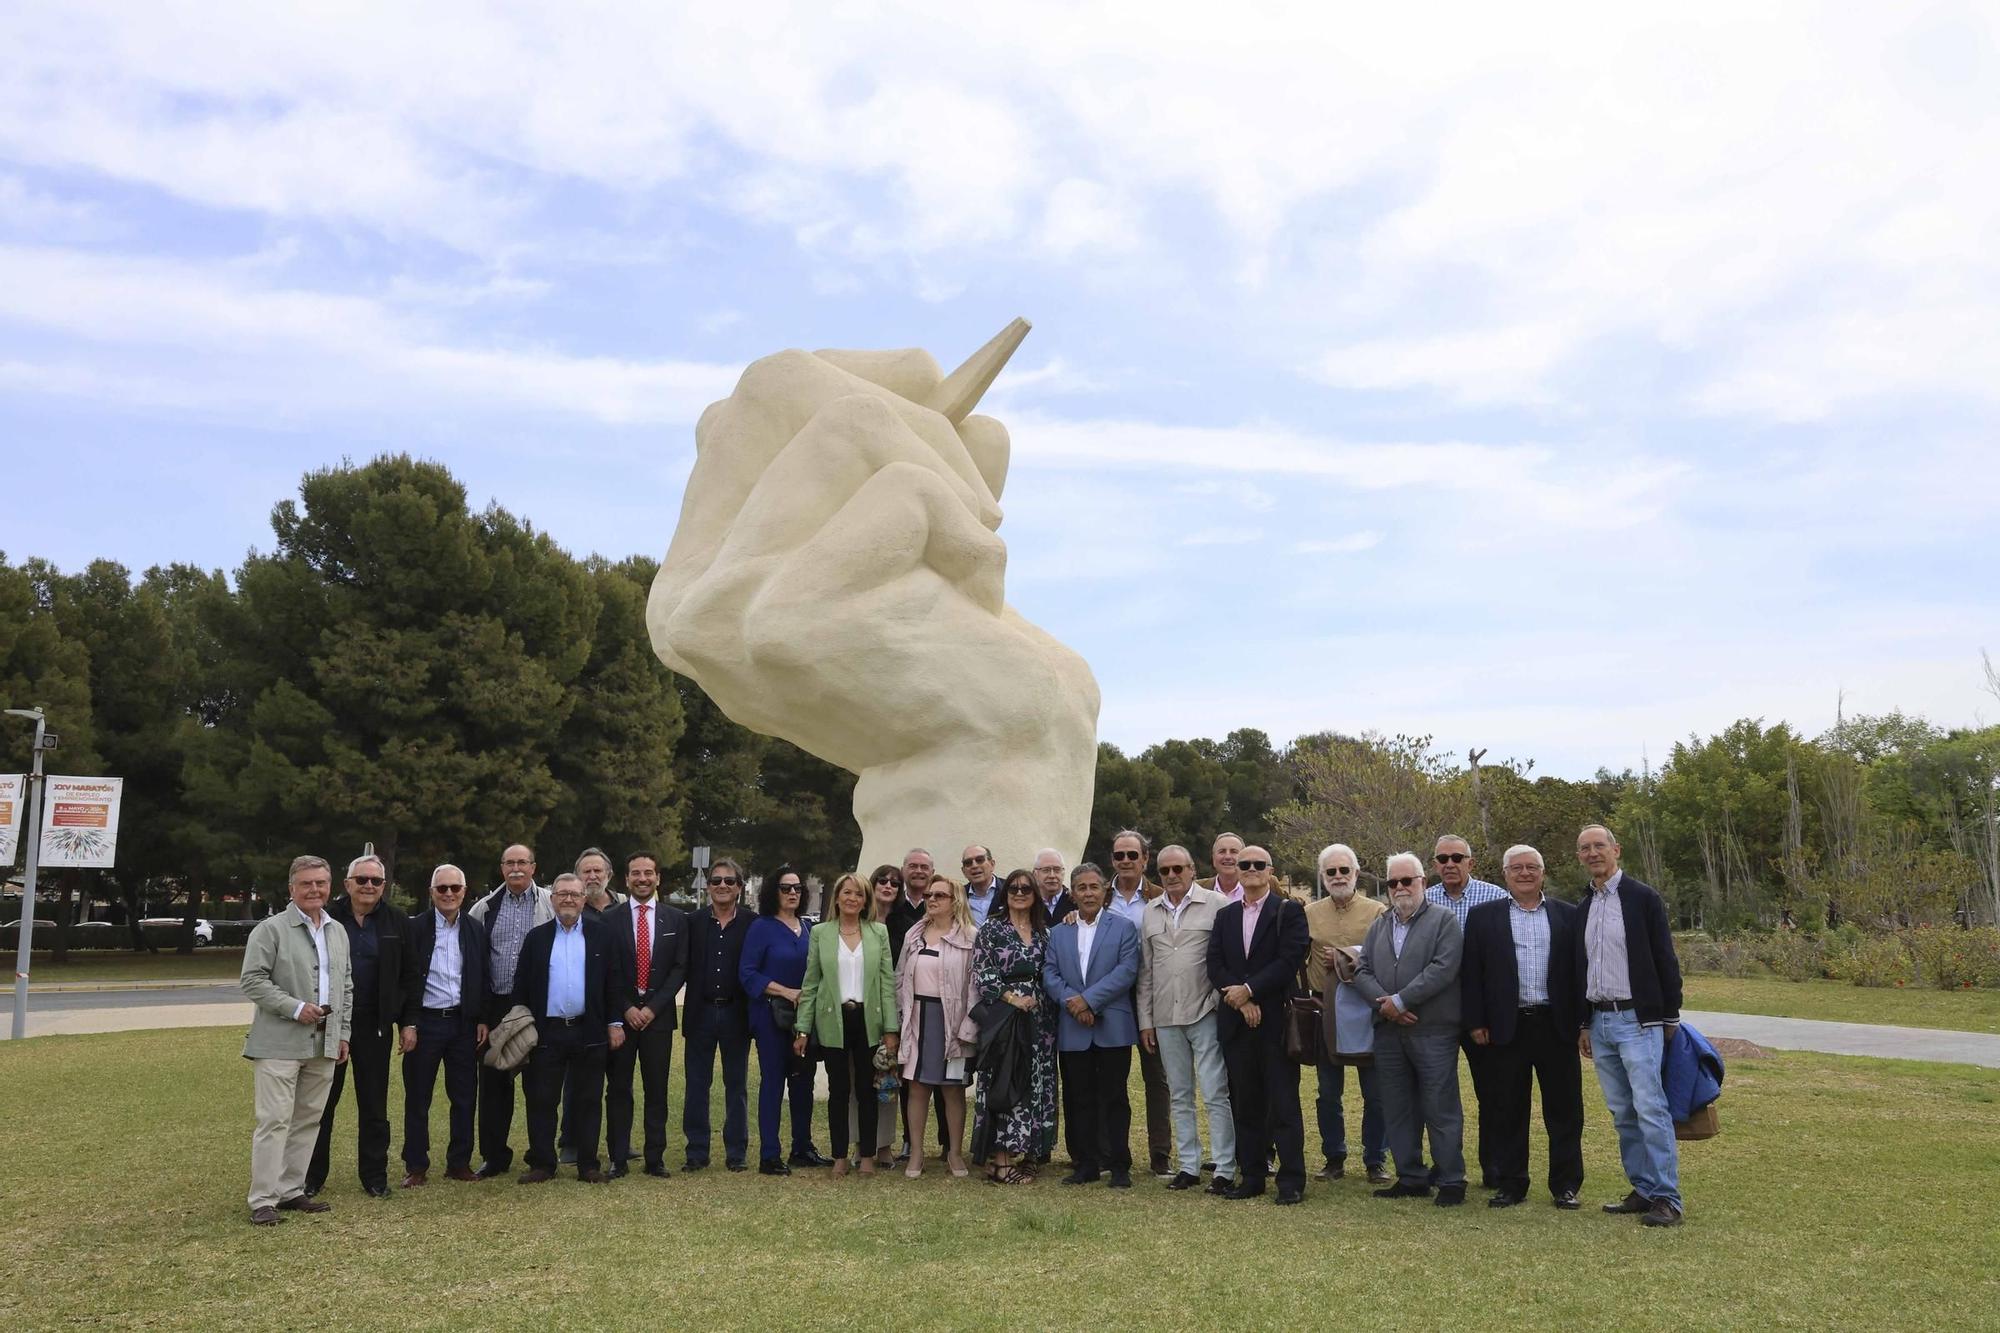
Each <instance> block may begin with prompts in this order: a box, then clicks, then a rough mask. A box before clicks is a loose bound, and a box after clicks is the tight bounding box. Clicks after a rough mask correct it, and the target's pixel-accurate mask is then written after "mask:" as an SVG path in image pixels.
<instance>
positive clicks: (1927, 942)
mask: <svg viewBox="0 0 2000 1333" xmlns="http://www.w3.org/2000/svg"><path fill="white" fill-rule="evenodd" d="M1674 948H1675V950H1676V952H1677V953H1678V954H1679V955H1680V960H1681V967H1682V969H1683V970H1684V971H1687V972H1690V973H1709V974H1712V975H1719V976H1726V977H1746V976H1762V975H1769V976H1775V977H1782V978H1784V979H1785V980H1787V981H1813V980H1817V979H1820V978H1827V979H1830V980H1834V981H1848V982H1852V983H1853V984H1854V985H1856V986H1929V987H1934V988H1936V989H1938V990H1970V989H1972V988H1974V987H2000V928H1996V927H1993V926H1975V927H1973V928H1972V929H1970V930H1961V929H1959V928H1958V927H1956V926H1917V927H1914V928H1912V929H1909V930H1897V931H1889V932H1880V933H1870V932H1868V931H1864V930H1861V929H1859V928H1857V927H1855V926H1852V925H1844V926H1840V927H1838V928H1836V929H1833V930H1827V931H1815V932H1807V931H1798V930H1776V931H1768V932H1760V933H1744V934H1736V935H1709V934H1707V933H1705V932H1701V931H1693V932H1689V933H1686V934H1681V935H1676V936H1675V937H1674Z"/></svg>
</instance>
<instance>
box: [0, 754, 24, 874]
mask: <svg viewBox="0 0 2000 1333" xmlns="http://www.w3.org/2000/svg"><path fill="white" fill-rule="evenodd" d="M27 805H28V779H27V776H26V775H25V774H21V773H0V870H5V869H7V868H8V867H9V866H11V865H13V864H14V849H15V848H16V847H18V846H20V843H21V823H22V821H23V820H24V819H25V818H26V817H27V816H26V810H27Z"/></svg>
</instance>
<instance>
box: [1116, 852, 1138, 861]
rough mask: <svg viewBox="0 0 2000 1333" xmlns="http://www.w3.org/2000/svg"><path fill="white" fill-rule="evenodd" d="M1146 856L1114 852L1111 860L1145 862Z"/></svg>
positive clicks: (1136, 853)
mask: <svg viewBox="0 0 2000 1333" xmlns="http://www.w3.org/2000/svg"><path fill="white" fill-rule="evenodd" d="M1145 855H1146V854H1145V853H1144V852H1113V853H1111V859H1112V860H1114V861H1139V860H1143V859H1144V858H1145Z"/></svg>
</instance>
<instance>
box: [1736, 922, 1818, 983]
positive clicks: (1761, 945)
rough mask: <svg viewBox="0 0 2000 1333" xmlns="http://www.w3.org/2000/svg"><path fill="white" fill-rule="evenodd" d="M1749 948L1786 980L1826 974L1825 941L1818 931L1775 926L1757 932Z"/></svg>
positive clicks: (1758, 958)
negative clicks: (1766, 930)
mask: <svg viewBox="0 0 2000 1333" xmlns="http://www.w3.org/2000/svg"><path fill="white" fill-rule="evenodd" d="M1752 951H1753V954H1754V956H1755V957H1756V959H1757V961H1758V962H1760V963H1762V964H1763V965H1764V966H1765V967H1768V968H1770V969H1771V971H1772V973H1773V974H1774V975H1776V976H1780V977H1783V978H1784V979H1785V980H1786V981H1811V980H1813V979H1814V978H1816V977H1823V976H1825V975H1826V951H1825V945H1824V943H1823V942H1822V940H1821V938H1820V937H1819V936H1817V935H1807V934H1805V933H1803V932H1802V931H1796V930H1776V931H1772V932H1771V933H1770V934H1768V935H1761V936H1758V937H1757V939H1756V943H1755V944H1754V945H1753V946H1752Z"/></svg>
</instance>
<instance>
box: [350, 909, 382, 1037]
mask: <svg viewBox="0 0 2000 1333" xmlns="http://www.w3.org/2000/svg"><path fill="white" fill-rule="evenodd" d="M380 916H381V913H380V912H370V913H369V914H368V915H367V917H366V918H365V919H358V920H354V921H346V922H342V923H341V924H342V925H344V926H346V927H347V965H348V967H349V969H350V970H352V972H353V973H354V1012H355V1013H357V1014H367V1015H369V1016H370V1017H373V1016H374V1015H375V1011H376V1010H377V1009H379V1008H381V1007H382V991H381V989H380V983H379V977H380V975H381V960H382V944H381V932H380V931H379V930H377V929H376V928H375V922H376V919H377V918H378V917H380Z"/></svg>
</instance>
